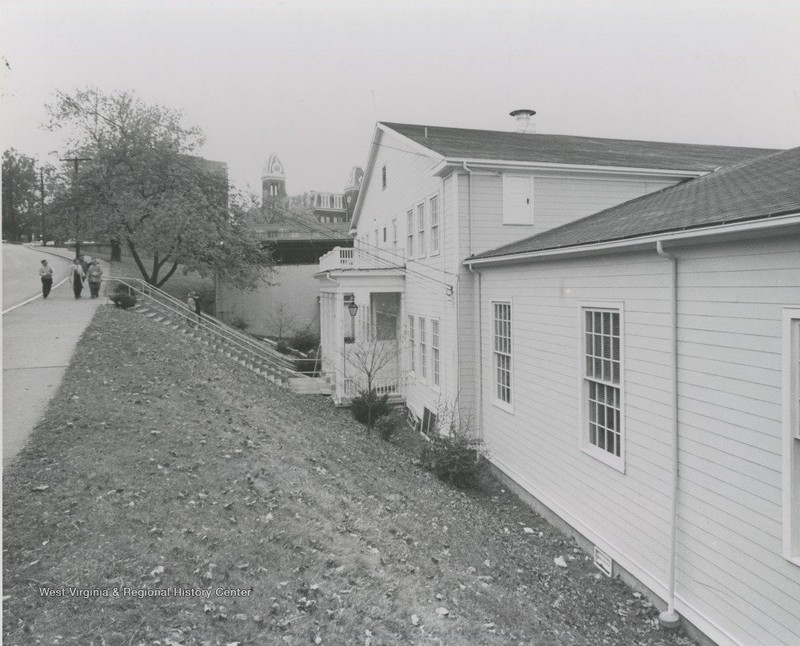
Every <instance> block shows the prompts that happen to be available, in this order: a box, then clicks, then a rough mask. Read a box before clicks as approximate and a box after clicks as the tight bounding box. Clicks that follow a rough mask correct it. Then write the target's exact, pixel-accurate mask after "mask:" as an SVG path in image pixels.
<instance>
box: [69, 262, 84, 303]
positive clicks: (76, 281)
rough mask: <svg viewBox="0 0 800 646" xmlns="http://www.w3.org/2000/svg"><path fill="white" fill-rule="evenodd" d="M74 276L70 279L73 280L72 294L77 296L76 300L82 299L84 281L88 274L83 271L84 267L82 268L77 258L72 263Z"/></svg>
mask: <svg viewBox="0 0 800 646" xmlns="http://www.w3.org/2000/svg"><path fill="white" fill-rule="evenodd" d="M71 271H72V274H71V276H70V278H71V279H72V293H73V294H75V298H80V297H81V292H82V291H83V281H84V280H85V279H86V274H85V273H84V271H83V267H81V263H80V261H79V260H78V259H77V258H75V260H73V261H72V270H71Z"/></svg>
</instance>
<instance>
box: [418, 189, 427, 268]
mask: <svg viewBox="0 0 800 646" xmlns="http://www.w3.org/2000/svg"><path fill="white" fill-rule="evenodd" d="M416 216H417V217H416V219H417V257H419V258H425V257H426V256H427V255H428V247H427V246H426V240H425V222H426V218H425V202H420V203H419V204H417V208H416Z"/></svg>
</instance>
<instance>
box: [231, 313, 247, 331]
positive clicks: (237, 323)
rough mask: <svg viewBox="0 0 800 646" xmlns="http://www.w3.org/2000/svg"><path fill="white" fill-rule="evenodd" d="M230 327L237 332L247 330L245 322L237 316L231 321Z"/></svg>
mask: <svg viewBox="0 0 800 646" xmlns="http://www.w3.org/2000/svg"><path fill="white" fill-rule="evenodd" d="M231 327H235V328H236V329H237V330H246V329H247V321H245V320H244V319H243V318H241V317H240V316H237V317H235V318H233V319H231Z"/></svg>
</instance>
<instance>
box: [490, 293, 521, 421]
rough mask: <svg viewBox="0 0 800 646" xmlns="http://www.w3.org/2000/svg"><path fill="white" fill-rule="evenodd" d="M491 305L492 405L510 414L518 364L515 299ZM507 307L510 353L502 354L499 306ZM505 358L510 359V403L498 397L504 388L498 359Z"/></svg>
mask: <svg viewBox="0 0 800 646" xmlns="http://www.w3.org/2000/svg"><path fill="white" fill-rule="evenodd" d="M490 303H491V308H492V309H491V312H490V314H491V316H490V319H489V320H490V321H491V322H492V328H491V330H492V333H491V337H490V338H491V353H492V364H491V365H492V397H491V401H492V404H494V405H495V406H497V407H498V408H500V409H502V410H504V411H506V412H508V413H513V412H514V399H515V397H514V382H515V379H514V367H515V364H516V362H515V361H514V304H513V299H497V300H494V299H493V300H492V301H490ZM498 305H500V306H507V307H508V336H507V338H508V352H500V351H498V350H497V339H498V334H497V322H498V318H497V306H498ZM502 338H506V337H502ZM499 356H504V357H508V368H507V372H508V385H507V386H506V387H507V389H508V401H505V400H504V399H502V398H501V397H499V396H498V389H499V388H500V387H501V386H503V384H501V383H500V381H499V380H498V371H499V370H500V369H501V368H500V366H499V365H498V357H499Z"/></svg>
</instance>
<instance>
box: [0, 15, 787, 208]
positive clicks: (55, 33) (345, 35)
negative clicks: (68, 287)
mask: <svg viewBox="0 0 800 646" xmlns="http://www.w3.org/2000/svg"><path fill="white" fill-rule="evenodd" d="M0 56H2V57H3V60H0V66H1V67H0V69H2V73H1V74H0V79H1V80H2V95H1V96H0V136H1V137H2V140H1V141H0V143H1V144H2V145H1V146H0V147H2V149H6V148H8V147H11V146H13V147H15V148H17V149H18V150H20V151H21V152H24V153H27V154H30V155H33V156H39V157H40V158H41V159H45V158H46V156H47V153H48V151H51V150H56V149H58V147H59V144H60V142H59V140H58V139H54V138H53V135H52V134H50V133H46V132H44V131H42V130H41V129H40V128H39V126H40V124H41V123H42V121H44V118H45V113H44V108H43V106H44V104H45V103H47V102H48V101H51V100H52V93H53V91H54V90H55V89H61V90H67V91H69V90H73V89H75V88H83V87H86V86H88V85H94V86H97V87H99V88H100V89H102V90H134V91H135V92H136V93H137V94H138V95H139V96H140V97H141V98H142V99H144V100H145V101H148V102H155V103H160V104H164V105H168V106H171V107H175V108H180V109H182V110H183V111H184V113H185V116H186V119H185V123H186V124H187V125H198V126H200V127H201V128H202V129H203V131H204V132H205V134H206V136H207V143H206V146H205V148H204V149H203V151H202V154H203V156H205V157H207V158H210V159H216V160H220V161H224V162H227V163H228V166H229V169H230V175H231V178H232V179H233V180H234V181H235V182H236V183H237V184H239V185H240V186H242V187H244V185H245V184H246V183H249V184H250V185H251V187H252V188H253V189H258V190H260V189H259V186H260V179H259V178H260V174H261V167H262V165H263V163H264V161H265V159H266V158H267V156H268V155H269V154H270V153H271V152H274V153H277V155H278V156H279V157H280V159H281V160H282V161H283V163H284V166H285V168H286V172H287V175H288V182H287V184H288V190H289V192H290V193H299V192H301V191H304V190H322V191H341V190H342V188H343V186H344V184H345V181H346V179H347V176H348V172H349V170H350V167H351V166H354V165H360V166H363V165H364V164H365V163H366V158H367V154H368V152H369V143H370V139H371V137H372V133H373V129H374V126H375V122H376V121H379V120H380V121H397V122H403V123H420V124H428V125H442V126H457V127H467V128H482V129H490V130H512V129H513V128H514V123H513V119H512V118H511V117H509V116H508V112H509V111H511V110H513V109H515V108H520V107H526V108H532V109H534V110H536V111H537V112H538V114H537V116H536V127H537V131H538V132H542V133H550V134H573V135H588V136H598V137H615V138H625V139H646V140H654V141H675V142H691V143H707V144H726V145H741V146H759V147H775V148H789V147H794V146H800V0H785V1H779V0H724V1H714V2H712V1H709V0H690V1H683V0H670V1H668V2H664V1H651V0H636V1H633V0H595V1H593V2H586V1H582V2H579V1H577V0H547V1H536V0H527V1H524V2H513V1H502V0H493V1H492V2H488V1H486V0H483V1H480V2H476V1H471V0H458V1H456V0H449V1H436V0H430V1H428V2H409V1H406V2H387V1H385V0H384V1H382V2H373V1H370V0H361V1H359V2H345V1H335V0H334V1H327V2H308V1H304V0H294V1H291V2H273V1H268V0H249V1H245V0H225V1H222V0H220V1H218V2H211V1H209V0H191V1H190V0H180V1H179V0H157V1H156V2H152V1H149V0H123V1H119V0H118V1H114V2H109V1H99V0H84V1H83V2H78V1H76V0H58V1H57V2H50V1H45V0H0Z"/></svg>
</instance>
